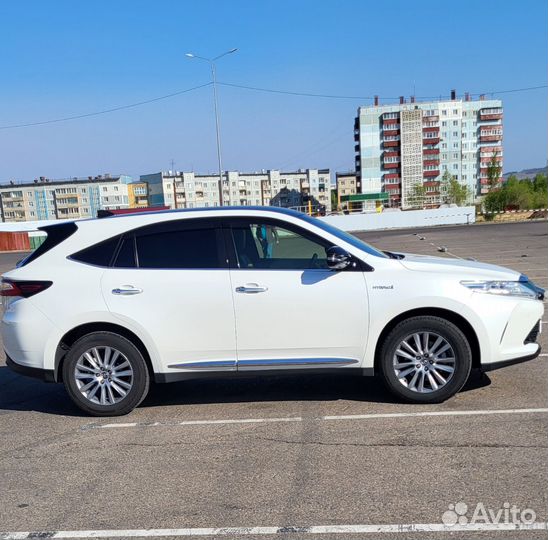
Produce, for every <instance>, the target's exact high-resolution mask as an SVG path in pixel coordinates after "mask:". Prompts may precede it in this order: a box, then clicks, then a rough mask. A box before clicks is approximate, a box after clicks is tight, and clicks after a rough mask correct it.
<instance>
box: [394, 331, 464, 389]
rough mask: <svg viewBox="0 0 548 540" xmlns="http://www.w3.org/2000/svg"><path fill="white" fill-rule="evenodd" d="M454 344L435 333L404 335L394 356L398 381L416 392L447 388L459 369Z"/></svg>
mask: <svg viewBox="0 0 548 540" xmlns="http://www.w3.org/2000/svg"><path fill="white" fill-rule="evenodd" d="M456 361H457V359H456V357H455V352H454V351H453V347H451V344H450V343H449V342H448V341H447V340H446V339H445V338H444V337H443V336H440V335H439V334H436V333H434V332H424V331H423V332H415V333H413V334H410V335H408V336H407V337H406V338H404V339H403V340H402V341H401V342H400V344H399V345H398V347H397V348H396V352H395V353H394V357H393V367H394V372H395V373H396V377H397V379H398V381H399V382H400V383H401V384H402V385H403V386H405V387H406V388H408V389H409V390H412V391H413V392H418V393H421V394H423V393H429V392H434V391H436V390H439V389H440V388H443V387H444V386H445V385H446V384H447V383H448V382H449V381H450V380H451V378H452V377H453V374H454V372H455V368H456Z"/></svg>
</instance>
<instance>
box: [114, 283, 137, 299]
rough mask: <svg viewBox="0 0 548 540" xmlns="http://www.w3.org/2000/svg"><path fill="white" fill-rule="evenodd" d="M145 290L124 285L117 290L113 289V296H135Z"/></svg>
mask: <svg viewBox="0 0 548 540" xmlns="http://www.w3.org/2000/svg"><path fill="white" fill-rule="evenodd" d="M142 292H143V289H139V288H137V287H133V285H122V286H121V287H118V288H116V289H112V294H118V295H121V296H132V295H134V294H141V293H142Z"/></svg>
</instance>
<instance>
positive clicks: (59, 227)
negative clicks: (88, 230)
mask: <svg viewBox="0 0 548 540" xmlns="http://www.w3.org/2000/svg"><path fill="white" fill-rule="evenodd" d="M77 229H78V227H77V225H76V223H74V222H72V221H70V222H68V223H56V224H55V225H48V226H46V227H39V229H38V230H39V231H43V232H45V233H46V234H47V236H46V239H45V240H44V241H43V242H42V243H41V244H40V245H39V246H38V247H37V248H36V249H35V250H34V251H33V252H32V253H31V254H30V255H27V256H26V257H25V258H24V259H22V260H21V261H19V263H18V264H17V267H18V268H20V267H21V266H26V265H27V264H29V263H30V262H32V261H34V260H36V259H38V257H41V256H42V255H44V253H47V252H48V251H49V250H50V249H53V248H54V247H55V246H58V245H59V244H60V243H61V242H64V241H65V240H66V239H67V238H68V237H69V236H72V235H73V234H74V233H75V232H76V231H77Z"/></svg>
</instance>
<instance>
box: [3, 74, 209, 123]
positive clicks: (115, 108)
mask: <svg viewBox="0 0 548 540" xmlns="http://www.w3.org/2000/svg"><path fill="white" fill-rule="evenodd" d="M210 85H211V83H210V82H208V83H205V84H201V85H199V86H194V87H192V88H187V89H185V90H179V91H178V92H173V93H172V94H166V95H165V96H159V97H155V98H152V99H147V100H145V101H138V102H137V103H130V104H128V105H120V106H119V107H112V108H111V109H104V110H102V111H95V112H91V113H85V114H77V115H74V116H65V117H64V118H55V119H52V120H42V121H41V122H29V123H28V124H12V125H10V126H0V129H15V128H22V127H31V126H42V125H44V124H55V123H57V122H66V121H68V120H77V119H79V118H88V117H90V116H99V115H100V114H107V113H111V112H115V111H121V110H124V109H131V108H133V107H139V106H141V105H146V104H147V103H154V102H156V101H161V100H162V99H169V98H172V97H175V96H180V95H181V94H186V93H187V92H192V91H193V90H198V89H200V88H205V87H206V86H210Z"/></svg>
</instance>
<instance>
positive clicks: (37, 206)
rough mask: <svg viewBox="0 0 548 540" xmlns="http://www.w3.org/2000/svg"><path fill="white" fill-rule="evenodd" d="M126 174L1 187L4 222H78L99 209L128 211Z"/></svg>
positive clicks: (128, 178) (40, 179)
mask: <svg viewBox="0 0 548 540" xmlns="http://www.w3.org/2000/svg"><path fill="white" fill-rule="evenodd" d="M130 182H131V177H130V176H126V175H119V176H110V175H108V174H106V175H99V176H89V177H87V178H71V179H63V180H50V179H48V178H45V177H41V178H39V179H36V180H34V181H33V182H22V183H16V182H10V183H8V184H0V217H1V218H2V221H4V222H18V221H40V220H46V219H48V220H49V219H79V218H91V217H96V216H97V211H98V210H112V209H120V208H129V207H130V206H129V199H128V185H129V184H130Z"/></svg>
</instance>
